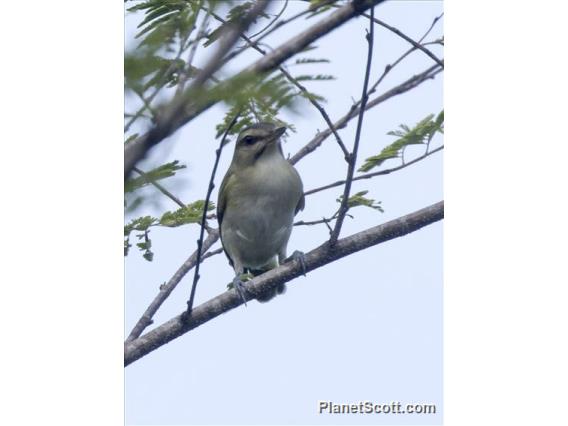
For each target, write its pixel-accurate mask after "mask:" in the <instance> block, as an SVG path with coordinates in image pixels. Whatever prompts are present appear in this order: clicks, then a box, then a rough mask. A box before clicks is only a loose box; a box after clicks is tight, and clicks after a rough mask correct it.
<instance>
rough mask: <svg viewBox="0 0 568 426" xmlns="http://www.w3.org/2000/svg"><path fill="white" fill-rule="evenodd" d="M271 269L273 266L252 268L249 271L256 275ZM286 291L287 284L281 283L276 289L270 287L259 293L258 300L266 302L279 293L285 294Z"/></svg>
mask: <svg viewBox="0 0 568 426" xmlns="http://www.w3.org/2000/svg"><path fill="white" fill-rule="evenodd" d="M270 269H272V268H268V269H254V270H253V269H251V270H249V272H250V273H251V274H252V275H254V276H255V277H256V276H258V275H261V274H264V273H265V272H266V271H267V270H270ZM284 293H286V284H280V285H279V286H278V287H276V288H274V289H270V290H268V291H265V292H262V293H259V294H257V295H256V300H258V301H259V302H260V303H266V302H269V301H270V300H272V299H274V298H275V297H276V296H278V295H279V294H284Z"/></svg>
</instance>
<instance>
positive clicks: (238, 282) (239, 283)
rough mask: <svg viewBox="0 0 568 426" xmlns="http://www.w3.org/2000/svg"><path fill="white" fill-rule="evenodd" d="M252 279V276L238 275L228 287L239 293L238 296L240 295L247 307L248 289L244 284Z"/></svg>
mask: <svg viewBox="0 0 568 426" xmlns="http://www.w3.org/2000/svg"><path fill="white" fill-rule="evenodd" d="M251 278H252V275H251V274H242V275H236V276H235V278H233V281H232V282H231V283H230V284H228V285H227V288H228V289H232V288H234V289H235V290H236V291H237V294H238V295H239V297H240V298H241V300H242V301H243V303H244V304H245V306H246V305H247V299H246V298H245V292H246V291H247V289H246V288H245V286H244V283H245V281H249V280H250V279H251Z"/></svg>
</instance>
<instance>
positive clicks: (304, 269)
mask: <svg viewBox="0 0 568 426" xmlns="http://www.w3.org/2000/svg"><path fill="white" fill-rule="evenodd" d="M292 260H297V261H298V262H300V267H301V268H302V275H303V276H304V277H305V276H306V272H307V271H308V268H307V266H306V255H305V254H304V253H302V252H301V251H300V250H295V251H294V253H292V256H290V257H289V258H287V259H286V260H285V261H284V262H285V263H286V262H290V261H292Z"/></svg>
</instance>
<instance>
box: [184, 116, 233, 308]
mask: <svg viewBox="0 0 568 426" xmlns="http://www.w3.org/2000/svg"><path fill="white" fill-rule="evenodd" d="M239 115H240V112H238V113H237V114H235V116H234V117H233V119H232V120H231V122H230V123H229V125H228V126H227V129H226V130H225V134H224V135H223V137H222V138H221V142H219V148H217V150H216V151H215V163H214V164H213V170H211V178H210V179H209V186H208V188H207V195H206V196H205V206H203V216H202V218H201V230H200V231H199V239H198V240H197V263H196V266H195V274H193V284H192V286H191V294H190V296H189V300H188V301H187V313H188V314H190V313H191V309H192V308H193V299H194V297H195V289H196V288H197V281H199V264H200V263H201V262H200V261H201V244H203V232H204V230H205V227H206V217H207V207H208V206H209V199H210V198H211V193H212V192H213V188H215V183H214V181H215V173H216V172H217V166H218V165H219V159H220V158H221V151H223V146H224V145H225V140H226V139H227V135H228V134H229V132H230V131H231V129H232V127H233V126H234V125H235V123H236V122H237V119H238V118H239Z"/></svg>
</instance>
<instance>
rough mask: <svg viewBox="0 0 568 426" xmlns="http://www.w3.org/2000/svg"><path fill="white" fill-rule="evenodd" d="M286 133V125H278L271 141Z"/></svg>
mask: <svg viewBox="0 0 568 426" xmlns="http://www.w3.org/2000/svg"><path fill="white" fill-rule="evenodd" d="M284 133H286V127H278V128H277V129H276V130H274V132H272V137H271V138H270V139H271V141H277V140H278V138H279V137H280V136H282V135H283V134H284Z"/></svg>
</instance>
